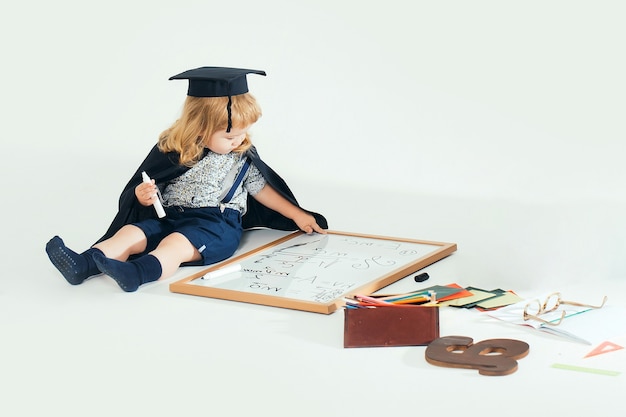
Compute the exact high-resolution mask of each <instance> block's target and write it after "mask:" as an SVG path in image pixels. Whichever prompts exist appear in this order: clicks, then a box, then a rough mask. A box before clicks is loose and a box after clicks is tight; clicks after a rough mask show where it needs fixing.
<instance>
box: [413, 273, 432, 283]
mask: <svg viewBox="0 0 626 417" xmlns="http://www.w3.org/2000/svg"><path fill="white" fill-rule="evenodd" d="M428 278H429V276H428V274H427V273H426V272H422V273H421V274H419V275H415V282H424V281H426V280H427V279H428Z"/></svg>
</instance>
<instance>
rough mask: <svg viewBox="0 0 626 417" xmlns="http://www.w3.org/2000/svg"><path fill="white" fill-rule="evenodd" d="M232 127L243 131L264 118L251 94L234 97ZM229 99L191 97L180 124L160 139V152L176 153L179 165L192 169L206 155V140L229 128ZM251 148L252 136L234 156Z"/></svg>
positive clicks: (247, 138)
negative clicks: (227, 107)
mask: <svg viewBox="0 0 626 417" xmlns="http://www.w3.org/2000/svg"><path fill="white" fill-rule="evenodd" d="M231 99H232V102H231V121H232V126H234V127H237V128H243V127H246V126H249V125H251V124H253V123H255V122H256V121H257V120H259V118H260V117H261V108H260V107H259V105H258V103H257V101H256V99H255V98H254V96H252V94H250V93H245V94H240V95H236V96H232V97H231ZM227 105H228V97H191V96H188V97H187V99H186V100H185V104H184V105H183V111H182V114H181V116H180V118H179V119H178V120H176V121H175V122H174V124H172V126H170V127H169V128H168V129H166V130H164V131H163V133H161V135H160V136H159V143H158V146H159V150H160V151H161V152H177V153H178V154H179V155H180V156H179V163H180V164H181V165H185V166H193V165H194V164H195V163H196V162H198V161H199V160H200V159H201V158H202V155H203V154H204V148H205V143H206V142H205V139H207V140H208V138H209V137H210V136H211V135H212V134H213V133H215V132H217V131H220V130H225V129H226V128H227V126H228V111H227V109H226V106H227ZM251 146H252V142H251V141H250V137H249V134H246V138H245V139H244V141H243V142H242V143H241V145H240V146H238V147H237V148H236V149H235V150H234V151H233V152H239V153H243V152H245V151H247V150H248V149H249V148H250V147H251Z"/></svg>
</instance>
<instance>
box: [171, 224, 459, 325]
mask: <svg viewBox="0 0 626 417" xmlns="http://www.w3.org/2000/svg"><path fill="white" fill-rule="evenodd" d="M327 232H328V234H334V235H342V236H352V237H357V238H364V239H369V240H373V241H379V240H382V241H396V242H409V243H417V244H425V245H432V246H433V251H432V252H429V253H428V254H426V255H424V256H421V257H419V258H417V259H414V260H412V261H410V262H409V263H407V264H405V265H403V266H401V267H400V268H397V269H395V270H393V271H391V272H389V273H387V274H384V275H381V276H379V277H377V278H375V279H373V280H371V281H369V282H367V283H365V284H363V285H361V286H359V287H358V288H355V289H353V290H351V291H348V292H346V293H344V294H342V295H341V296H340V297H337V298H335V299H334V300H332V301H331V302H328V303H319V302H314V301H307V300H299V299H293V298H286V297H282V296H274V295H268V294H257V293H249V292H246V291H239V290H232V289H225V288H215V287H210V286H203V285H195V284H192V283H191V282H192V281H193V280H196V279H200V278H201V277H203V276H204V275H206V274H207V273H209V272H211V271H215V270H217V269H220V268H223V267H225V266H228V265H230V264H234V263H238V262H240V261H242V260H244V259H246V258H249V257H251V256H253V255H260V254H263V253H264V252H269V251H271V250H272V248H274V247H275V246H278V245H280V244H282V243H284V242H287V241H289V240H291V239H294V238H296V237H298V236H301V235H303V232H299V231H298V232H294V233H291V234H288V235H286V236H284V237H282V238H279V239H276V240H274V241H272V242H269V243H267V244H265V245H261V246H259V247H257V248H255V249H252V250H250V251H248V252H246V253H243V254H241V255H238V256H235V257H233V258H229V259H227V260H225V261H223V262H220V263H218V264H215V265H212V266H210V267H208V268H206V269H203V270H200V271H198V272H196V273H194V274H192V275H190V276H188V277H186V278H183V279H181V280H179V281H176V282H173V283H171V284H170V287H169V288H170V291H171V292H174V293H180V294H188V295H196V296H202V297H209V298H218V299H223V300H231V301H240V302H245V303H252V304H261V305H267V306H273V307H282V308H288V309H293V310H302V311H310V312H314V313H323V314H330V313H332V312H334V311H336V310H337V309H338V308H339V307H341V306H343V305H344V302H343V298H344V297H350V296H353V295H355V294H371V293H373V292H375V291H377V290H379V289H381V288H383V287H386V286H387V285H390V284H392V283H394V282H396V281H398V280H399V279H402V278H404V277H406V276H407V275H409V274H411V273H413V272H415V271H418V270H420V269H422V268H425V267H426V266H428V265H431V264H433V263H435V262H437V261H439V260H441V259H443V258H445V257H447V256H449V255H450V254H452V253H453V252H454V251H456V249H457V246H456V244H455V243H447V242H434V241H426V240H415V239H407V238H396V237H387V236H377V235H367V234H359V233H348V232H340V231H331V230H328V231H327Z"/></svg>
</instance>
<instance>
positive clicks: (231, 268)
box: [202, 264, 241, 279]
mask: <svg viewBox="0 0 626 417" xmlns="http://www.w3.org/2000/svg"><path fill="white" fill-rule="evenodd" d="M239 271H241V264H232V265H228V266H225V267H223V268H220V269H216V270H215V271H211V272H207V273H206V274H204V276H203V277H202V279H212V278H219V277H222V276H224V275H228V274H232V273H234V272H239Z"/></svg>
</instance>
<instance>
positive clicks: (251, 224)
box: [98, 145, 328, 242]
mask: <svg viewBox="0 0 626 417" xmlns="http://www.w3.org/2000/svg"><path fill="white" fill-rule="evenodd" d="M246 155H247V156H248V157H250V161H251V162H252V164H254V166H256V167H257V168H258V170H259V171H260V172H261V174H262V175H263V177H264V178H265V180H266V181H267V183H268V184H269V185H270V186H271V187H272V188H274V189H275V190H276V191H277V192H278V193H279V194H281V195H282V196H283V197H285V198H286V199H287V200H289V201H290V202H291V203H292V204H294V205H296V206H298V207H300V205H299V204H298V202H297V200H296V198H295V196H294V195H293V193H292V192H291V190H290V189H289V187H288V186H287V183H285V181H284V180H283V179H282V178H281V177H280V176H279V175H278V174H277V173H276V172H275V171H274V170H273V169H272V168H270V167H269V166H268V165H267V164H266V163H265V162H263V161H262V160H261V158H260V157H259V154H258V152H257V150H256V148H255V147H254V146H253V147H251V148H250V149H249V150H248V151H247V152H246ZM188 169H189V167H186V166H183V165H180V164H178V154H177V153H175V152H170V153H163V152H161V151H160V150H159V149H158V147H157V146H156V145H155V146H154V147H153V148H152V150H151V151H150V153H149V154H148V156H147V157H146V159H145V160H144V161H143V162H142V163H141V165H140V166H139V168H138V169H137V171H136V172H135V173H134V174H133V176H132V178H131V179H130V181H128V184H126V186H125V187H124V190H123V191H122V194H121V195H120V198H119V211H118V213H117V215H116V216H115V218H114V219H113V222H112V223H111V225H110V226H109V229H108V230H107V231H106V233H105V234H104V236H102V237H101V238H100V239H98V242H101V241H103V240H105V239H108V238H110V237H111V236H113V235H114V234H115V232H117V231H118V230H119V229H121V228H122V226H124V225H126V224H129V223H134V222H138V221H141V220H144V219H148V218H156V213H155V210H154V207H152V206H148V207H146V206H142V205H141V204H139V201H138V200H137V198H136V197H135V187H137V185H139V184H140V183H141V181H142V177H141V172H142V171H145V172H146V173H147V174H148V175H149V176H150V178H152V179H154V180H155V182H156V184H157V185H159V184H162V183H165V182H167V181H170V180H172V179H174V178H176V177H178V176H180V175H182V174H183V173H184V172H186V171H187V170H188ZM247 204H248V209H247V211H246V214H245V215H244V216H243V218H242V226H243V228H244V230H245V229H251V228H255V227H266V228H270V229H276V230H285V231H292V230H298V226H297V225H296V224H295V222H294V221H293V220H291V219H289V218H287V217H285V216H283V215H282V214H280V213H278V212H276V211H274V210H272V209H269V208H267V207H265V206H264V205H262V204H261V203H259V202H258V201H256V200H255V199H254V198H253V197H252V196H250V195H248V202H247ZM303 210H305V209H303ZM305 211H306V212H307V213H310V214H311V215H313V216H314V217H315V220H316V221H317V224H318V225H319V226H320V227H322V228H323V229H327V228H328V223H327V221H326V218H325V217H324V216H322V215H321V214H319V213H314V212H312V211H308V210H305Z"/></svg>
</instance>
